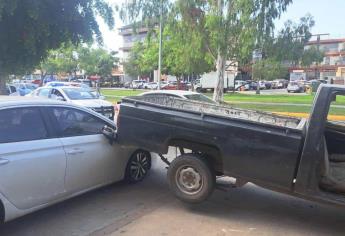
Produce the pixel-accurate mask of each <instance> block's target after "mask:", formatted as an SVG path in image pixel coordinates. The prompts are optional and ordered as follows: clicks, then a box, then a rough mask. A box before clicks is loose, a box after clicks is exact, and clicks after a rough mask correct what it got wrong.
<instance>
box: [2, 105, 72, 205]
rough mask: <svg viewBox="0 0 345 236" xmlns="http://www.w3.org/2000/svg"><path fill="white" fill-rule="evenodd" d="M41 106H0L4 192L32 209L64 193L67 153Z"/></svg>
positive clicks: (18, 202)
mask: <svg viewBox="0 0 345 236" xmlns="http://www.w3.org/2000/svg"><path fill="white" fill-rule="evenodd" d="M47 125H48V123H47V122H45V120H44V117H43V113H42V112H41V109H40V108H38V107H21V108H11V109H9V108H8V109H1V110H0V192H1V193H2V194H3V195H4V196H5V197H6V198H7V199H8V200H9V201H10V202H12V203H13V204H14V205H15V206H16V207H17V208H19V209H29V208H32V207H35V206H39V205H42V204H45V203H49V202H51V201H54V200H56V199H58V198H59V197H61V196H63V195H64V190H65V189H64V178H65V170H66V156H65V152H64V150H63V147H62V144H61V143H60V140H59V139H58V138H54V136H53V134H52V133H51V132H50V129H49V127H48V126H47Z"/></svg>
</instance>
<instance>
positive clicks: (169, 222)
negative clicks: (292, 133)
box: [0, 158, 345, 236]
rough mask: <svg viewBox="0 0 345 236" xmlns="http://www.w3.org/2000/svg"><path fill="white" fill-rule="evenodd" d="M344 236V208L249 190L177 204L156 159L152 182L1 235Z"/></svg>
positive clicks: (63, 206) (84, 199) (44, 215)
mask: <svg viewBox="0 0 345 236" xmlns="http://www.w3.org/2000/svg"><path fill="white" fill-rule="evenodd" d="M193 234H194V235H198V236H199V235H200V236H222V235H284V236H286V235H313V236H314V235H344V234H345V211H344V208H338V207H334V206H326V205H320V204H317V203H313V202H308V201H304V200H300V199H297V198H293V197H289V196H286V195H283V194H278V193H274V192H271V191H268V190H264V189H262V188H259V187H256V186H254V185H251V184H248V185H246V186H244V187H242V188H232V189H231V188H229V189H228V190H227V191H220V190H216V191H215V192H214V194H213V195H212V197H211V198H210V199H209V200H207V201H206V202H204V203H202V204H199V205H188V204H184V203H182V202H180V201H178V200H176V199H175V198H174V197H173V196H172V195H171V194H170V192H169V190H168V186H167V183H166V168H165V164H164V163H162V162H161V161H160V160H159V159H158V158H154V161H153V168H152V171H151V173H150V175H149V177H148V178H147V179H146V180H145V181H143V182H141V183H139V184H136V185H128V184H125V183H117V184H114V185H111V186H108V187H104V188H102V189H99V190H95V191H92V192H90V193H87V194H84V195H82V196H79V197H75V198H73V199H71V200H68V201H65V202H63V203H60V204H57V205H54V206H52V207H49V208H46V209H44V210H41V211H39V212H36V213H33V214H30V215H27V216H24V217H22V218H20V219H17V220H15V221H12V222H9V223H6V224H5V225H3V226H2V227H0V235H1V236H7V235H15V236H22V235H25V236H44V235H49V236H55V235H59V236H65V235H92V236H98V235H129V236H132V235H136V236H137V235H138V236H140V235H143V236H155V235H161V236H166V235H168V236H170V235H171V236H175V235H193Z"/></svg>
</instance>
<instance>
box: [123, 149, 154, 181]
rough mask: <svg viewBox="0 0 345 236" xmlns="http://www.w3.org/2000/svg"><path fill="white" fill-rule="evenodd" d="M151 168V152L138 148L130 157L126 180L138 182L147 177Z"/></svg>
mask: <svg viewBox="0 0 345 236" xmlns="http://www.w3.org/2000/svg"><path fill="white" fill-rule="evenodd" d="M150 169H151V154H150V153H149V152H147V151H144V150H137V151H136V152H134V153H133V154H132V156H131V157H130V159H129V161H128V163H127V167H126V173H125V180H126V181H127V182H129V183H138V182H140V181H142V180H143V179H145V177H146V176H147V174H148V172H149V170H150Z"/></svg>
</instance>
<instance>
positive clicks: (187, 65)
mask: <svg viewBox="0 0 345 236" xmlns="http://www.w3.org/2000/svg"><path fill="white" fill-rule="evenodd" d="M184 29H185V28H184V27H183V26H182V22H174V24H169V23H168V24H167V26H166V27H165V29H164V33H163V34H164V35H163V38H164V45H163V54H164V55H165V56H164V57H163V71H162V72H163V73H166V74H170V75H174V76H176V77H177V78H178V79H181V77H182V76H183V75H192V74H194V75H200V74H203V73H205V72H209V71H211V70H212V69H213V68H214V61H213V59H212V57H211V56H210V54H209V53H208V52H207V51H205V50H204V49H203V43H202V42H201V40H200V37H199V35H198V34H197V32H184V31H183V30H184ZM157 36H158V35H157V34H154V35H152V36H151V37H148V38H147V39H146V40H145V41H144V43H137V44H135V45H134V47H133V48H132V50H131V53H130V56H129V59H128V61H127V62H126V63H125V69H126V71H127V73H129V74H130V75H132V76H139V75H149V74H150V73H151V72H152V71H153V70H155V69H156V68H157V67H158V47H159V45H158V43H159V42H158V37H157Z"/></svg>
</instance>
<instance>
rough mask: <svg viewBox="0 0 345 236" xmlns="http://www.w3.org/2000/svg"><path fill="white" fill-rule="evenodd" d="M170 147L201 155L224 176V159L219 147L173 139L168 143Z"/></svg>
mask: <svg viewBox="0 0 345 236" xmlns="http://www.w3.org/2000/svg"><path fill="white" fill-rule="evenodd" d="M168 146H174V147H181V148H185V149H190V150H192V151H194V152H198V153H200V154H201V156H202V157H203V158H205V159H206V160H207V161H208V163H209V164H210V165H211V166H212V167H213V169H214V170H215V171H216V172H217V173H219V174H221V175H222V174H223V159H222V155H221V151H220V149H219V148H218V147H217V146H214V145H209V144H204V143H198V142H194V141H189V140H185V139H171V140H170V141H169V142H168Z"/></svg>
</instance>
